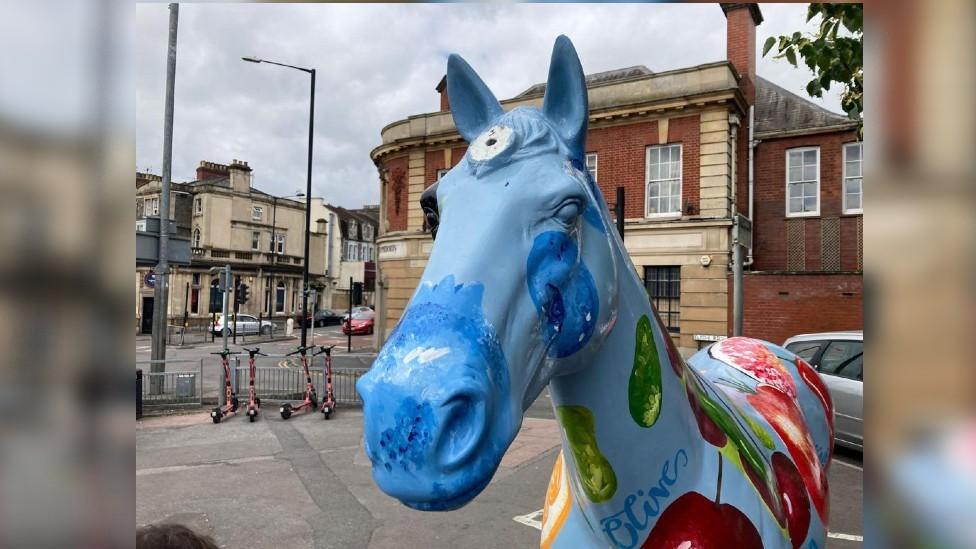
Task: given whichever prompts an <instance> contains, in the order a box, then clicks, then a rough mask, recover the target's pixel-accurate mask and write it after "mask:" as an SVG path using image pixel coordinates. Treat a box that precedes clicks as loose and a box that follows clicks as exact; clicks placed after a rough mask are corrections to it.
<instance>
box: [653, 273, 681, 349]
mask: <svg viewBox="0 0 976 549" xmlns="http://www.w3.org/2000/svg"><path fill="white" fill-rule="evenodd" d="M644 287H645V288H647V296H648V298H650V300H651V304H652V305H654V308H655V309H657V314H658V315H660V317H661V320H662V321H663V322H664V325H665V326H666V327H667V328H668V331H669V332H672V333H679V332H680V331H681V329H680V327H679V324H678V323H679V321H680V320H681V318H680V312H681V307H680V305H681V267H678V266H668V267H644Z"/></svg>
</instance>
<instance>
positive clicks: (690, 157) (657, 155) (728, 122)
mask: <svg viewBox="0 0 976 549" xmlns="http://www.w3.org/2000/svg"><path fill="white" fill-rule="evenodd" d="M721 7H722V10H723V11H724V12H725V15H726V21H727V50H726V53H727V55H726V57H727V58H726V59H725V60H721V61H718V62H714V63H707V64H703V65H698V66H695V67H688V68H682V69H677V70H671V71H666V72H653V71H652V70H650V69H648V68H647V67H644V66H635V67H628V68H624V69H619V70H613V71H606V72H602V73H596V74H591V75H588V76H587V88H588V92H589V103H590V120H589V131H588V136H587V141H586V142H587V154H586V165H587V167H588V169H589V170H590V171H591V173H592V174H593V176H594V178H595V179H596V181H597V182H598V183H599V185H600V188H601V190H602V192H603V195H604V197H605V198H606V199H607V200H608V201H611V202H612V201H613V200H614V196H615V192H616V191H615V189H616V188H617V187H623V188H624V194H625V211H624V216H625V234H626V238H625V245H626V247H627V250H628V252H629V254H630V257H631V259H632V261H633V263H634V267H635V268H636V270H637V273H638V275H639V276H641V277H642V278H643V279H644V281H645V285H646V287H647V289H648V294H649V296H650V298H651V300H652V301H653V302H654V303H655V305H656V306H657V309H658V311H659V312H660V314H661V317H662V319H663V320H664V321H665V323H666V324H667V325H668V327H669V330H670V331H671V334H672V337H673V338H674V339H675V342H676V343H677V344H678V346H679V347H680V348H681V349H682V351H683V352H685V353H690V352H692V351H694V350H695V349H697V348H699V347H701V346H703V345H705V344H707V342H708V341H711V340H714V339H716V338H720V337H725V336H727V335H730V333H731V329H732V319H731V314H732V312H731V309H732V307H731V303H732V301H731V297H732V290H733V288H732V277H731V269H730V263H731V248H730V247H731V243H732V236H731V234H732V226H733V218H734V216H735V215H736V214H742V215H745V216H747V217H750V218H752V220H753V235H754V248H753V250H752V251H751V253H749V255H748V259H747V261H746V262H745V265H746V269H747V272H746V276H745V283H744V293H745V311H746V315H745V319H744V326H745V330H744V332H745V334H746V335H750V336H754V337H761V338H765V339H769V340H772V341H775V342H782V340H783V339H785V338H786V337H787V336H789V335H793V334H795V333H798V332H803V331H817V330H839V329H857V328H861V326H862V316H861V303H862V302H861V300H862V286H861V264H862V260H861V257H862V251H861V250H862V248H861V234H862V229H861V227H862V223H861V217H862V213H861V212H862V205H861V179H860V176H861V172H860V168H861V161H860V158H861V145H860V143H858V142H857V138H856V133H855V128H856V124H855V123H854V122H852V121H850V120H849V119H847V118H846V117H844V116H842V115H839V114H836V113H832V112H830V111H827V110H825V109H823V108H821V107H819V106H817V105H815V104H813V103H811V102H810V101H808V100H806V99H803V98H801V97H799V96H796V95H794V94H792V93H790V92H787V91H786V90H784V89H782V88H780V87H779V86H776V85H775V84H773V83H772V82H769V81H767V80H765V79H763V78H761V77H758V76H757V75H756V26H757V25H759V24H760V23H761V22H762V14H761V12H760V10H759V8H758V6H756V5H754V4H721ZM436 90H437V91H438V92H439V93H440V110H439V111H438V112H431V113H426V114H418V115H414V116H410V117H408V118H407V119H405V120H399V121H396V122H393V123H391V124H389V125H387V126H386V127H385V128H384V129H383V130H382V132H381V138H382V143H381V144H380V145H379V146H377V147H376V148H375V149H374V150H373V151H372V153H371V157H372V158H373V161H374V162H375V163H376V165H377V167H378V169H379V172H380V184H381V193H380V196H381V205H380V212H381V220H380V237H379V238H378V239H377V248H378V250H379V253H378V269H379V274H378V277H379V278H378V282H379V283H378V284H377V300H376V301H377V303H376V306H377V311H378V315H377V327H378V330H377V333H378V334H380V337H383V336H384V334H386V333H388V332H389V330H390V329H391V328H392V327H393V326H394V325H395V323H396V322H397V320H398V319H399V317H400V315H401V314H402V312H403V309H404V307H405V306H406V303H407V301H408V300H409V298H410V296H411V295H412V294H413V291H414V289H415V288H416V285H417V282H418V280H419V277H420V275H421V273H422V272H423V269H424V266H425V265H426V258H427V256H428V255H429V253H430V249H431V246H432V240H431V238H430V235H429V234H428V233H427V232H426V231H425V227H424V221H423V214H422V211H421V208H420V206H419V199H420V194H421V193H422V192H423V191H424V189H425V188H427V187H428V186H430V185H431V184H433V183H434V182H435V181H436V180H437V179H438V178H439V177H440V176H441V174H443V173H444V172H445V171H446V170H447V169H450V168H451V167H453V166H454V165H455V164H457V163H458V162H459V161H460V160H461V158H462V157H463V156H464V154H465V151H466V144H465V143H464V141H463V140H462V138H461V137H460V135H459V134H458V133H457V131H456V130H455V128H454V125H453V120H452V118H451V113H450V112H449V108H450V98H449V97H447V86H446V80H444V79H442V80H441V82H440V83H439V84H438V85H437V87H436ZM544 92H545V85H544V84H537V85H534V86H531V87H529V88H528V89H527V90H525V91H524V92H522V93H520V94H519V95H517V96H515V97H513V98H511V99H508V100H504V101H502V102H501V103H502V107H503V108H504V109H506V110H508V109H511V108H514V107H516V106H523V105H531V106H541V103H542V98H543V95H544ZM750 126H752V128H751V130H752V132H751V137H752V139H751V140H750ZM750 141H751V142H750ZM750 149H751V150H750ZM750 153H751V154H750ZM845 191H846V192H845Z"/></svg>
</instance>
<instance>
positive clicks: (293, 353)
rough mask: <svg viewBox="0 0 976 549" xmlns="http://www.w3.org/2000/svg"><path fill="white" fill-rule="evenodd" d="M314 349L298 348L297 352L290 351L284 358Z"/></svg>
mask: <svg viewBox="0 0 976 549" xmlns="http://www.w3.org/2000/svg"><path fill="white" fill-rule="evenodd" d="M314 348H315V347H314V346H312V347H299V348H298V349H297V350H294V351H292V352H290V353H288V354H287V355H285V356H291V355H297V354H299V353H305V352H306V351H308V350H309V349H314Z"/></svg>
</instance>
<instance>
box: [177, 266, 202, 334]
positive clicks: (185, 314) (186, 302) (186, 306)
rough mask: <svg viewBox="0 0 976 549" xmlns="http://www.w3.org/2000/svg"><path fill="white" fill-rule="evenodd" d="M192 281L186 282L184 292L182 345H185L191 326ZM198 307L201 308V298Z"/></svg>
mask: <svg viewBox="0 0 976 549" xmlns="http://www.w3.org/2000/svg"><path fill="white" fill-rule="evenodd" d="M189 303H190V281H187V282H186V291H185V292H183V328H182V329H181V330H180V345H183V339H184V336H186V328H187V325H188V324H189V318H190V305H189ZM197 306H198V307H199V306H200V301H199V297H198V298H197Z"/></svg>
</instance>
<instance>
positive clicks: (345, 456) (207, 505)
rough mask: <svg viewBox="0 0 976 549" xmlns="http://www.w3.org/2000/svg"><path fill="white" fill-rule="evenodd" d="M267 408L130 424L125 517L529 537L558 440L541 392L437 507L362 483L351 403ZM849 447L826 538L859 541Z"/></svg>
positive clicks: (365, 532) (264, 532) (273, 532)
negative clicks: (218, 417)
mask: <svg viewBox="0 0 976 549" xmlns="http://www.w3.org/2000/svg"><path fill="white" fill-rule="evenodd" d="M276 412H277V410H276V408H274V407H266V408H265V409H264V410H263V412H262V415H261V417H259V419H258V421H256V422H255V423H249V422H248V421H247V419H246V418H245V417H244V416H243V415H240V416H239V417H232V418H228V419H225V421H224V422H222V423H221V424H220V425H214V424H212V423H211V421H210V418H209V416H208V415H207V412H206V411H205V410H197V411H194V412H193V413H190V414H184V415H170V416H157V417H149V418H145V419H143V420H141V421H138V422H137V427H136V494H137V497H136V522H137V525H145V524H150V523H159V522H178V523H181V524H185V525H187V526H190V527H191V528H194V529H196V530H198V531H200V532H202V533H206V534H209V535H211V536H213V537H214V538H215V539H216V541H217V542H218V544H219V545H220V546H221V547H229V548H237V547H241V548H244V547H246V548H249V549H261V548H265V547H267V548H277V547H287V548H289V549H292V548H295V549H297V548H313V547H314V548H323V547H343V548H346V547H350V548H359V547H369V548H392V547H409V546H416V547H425V548H427V547H429V548H448V547H451V548H454V547H500V548H506V549H507V548H511V547H537V546H538V543H539V531H538V527H539V520H540V519H541V512H540V510H541V508H542V503H543V500H544V497H545V491H546V485H547V483H548V480H549V475H550V472H551V469H552V465H553V463H554V461H555V458H556V454H557V452H558V445H559V428H558V425H557V424H556V422H555V420H554V419H552V413H551V403H550V402H549V399H548V397H547V395H546V394H543V395H542V396H540V398H539V399H538V400H537V402H536V404H534V405H533V406H532V408H530V409H529V411H528V414H527V416H528V417H526V419H525V420H524V422H523V426H522V430H521V431H520V433H519V435H518V437H517V438H516V440H515V442H514V443H513V444H512V446H511V447H510V448H509V450H508V453H506V455H505V457H504V458H503V460H502V463H501V466H500V467H499V470H498V473H497V474H496V475H495V477H494V479H493V480H492V482H491V484H490V485H489V486H488V488H486V489H485V491H484V492H483V493H482V494H481V495H479V496H478V497H477V498H475V500H474V501H473V502H471V503H470V504H469V505H467V506H465V507H463V508H462V509H459V510H457V511H452V512H446V513H422V512H419V511H413V510H410V509H408V508H406V507H404V506H403V505H400V504H399V503H398V502H396V501H395V500H393V499H392V498H389V497H388V496H386V495H384V494H383V493H381V492H380V491H379V489H378V488H376V486H375V484H373V481H372V478H371V475H370V467H369V460H368V458H367V457H366V455H365V454H364V452H363V448H362V444H361V440H362V412H361V410H360V409H358V408H340V409H338V410H337V413H336V415H334V416H333V419H331V420H329V421H325V420H323V419H322V416H321V414H307V415H300V416H295V417H292V418H291V419H290V420H288V421H283V420H282V419H281V418H280V416H278V414H277V413H276ZM860 459H861V458H860V454H851V453H846V452H843V451H841V452H839V453H838V455H837V459H836V461H835V462H834V465H832V466H831V469H830V474H829V480H830V486H831V517H832V523H831V527H832V532H831V537H830V538H829V539H828V542H827V547H828V548H831V549H834V548H836V549H844V548H854V547H860V546H861V545H862V543H861V542H860V536H861V535H862V526H861V511H862V510H861V504H862V486H861V478H862V473H863V471H862V469H861V461H860Z"/></svg>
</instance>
